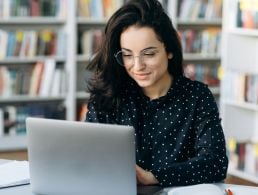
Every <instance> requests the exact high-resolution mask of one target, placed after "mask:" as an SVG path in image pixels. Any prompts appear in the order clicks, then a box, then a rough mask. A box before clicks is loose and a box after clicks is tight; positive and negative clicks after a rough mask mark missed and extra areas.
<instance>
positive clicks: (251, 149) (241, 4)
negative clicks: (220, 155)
mask: <svg viewBox="0 0 258 195" xmlns="http://www.w3.org/2000/svg"><path fill="white" fill-rule="evenodd" d="M223 4H224V5H223V9H224V10H223V13H224V18H223V48H224V50H223V52H222V53H223V55H222V66H223V69H224V76H223V79H222V87H221V111H222V118H223V126H224V130H225V135H226V139H227V145H228V150H229V158H230V164H229V174H230V175H232V176H236V177H239V178H242V179H245V180H248V181H251V182H254V183H256V184H258V166H257V163H258V90H257V89H258V59H257V52H258V28H257V27H258V26H257V21H256V22H255V20H254V15H255V14H256V15H257V14H258V6H257V5H258V1H257V0H244V1H242V0H228V1H224V2H223Z"/></svg>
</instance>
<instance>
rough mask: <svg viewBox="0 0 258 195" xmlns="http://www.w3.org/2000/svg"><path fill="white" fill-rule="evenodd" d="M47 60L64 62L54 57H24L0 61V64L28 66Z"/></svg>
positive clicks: (62, 58) (62, 59)
mask: <svg viewBox="0 0 258 195" xmlns="http://www.w3.org/2000/svg"><path fill="white" fill-rule="evenodd" d="M47 59H54V60H55V61H56V62H61V63H64V62H65V58H64V57H55V56H36V57H32V58H26V57H8V58H5V59H2V60H0V64H30V63H35V62H37V61H45V60H47Z"/></svg>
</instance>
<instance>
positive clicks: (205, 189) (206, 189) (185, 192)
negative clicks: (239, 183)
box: [168, 184, 224, 195]
mask: <svg viewBox="0 0 258 195" xmlns="http://www.w3.org/2000/svg"><path fill="white" fill-rule="evenodd" d="M194 194H198V195H224V192H223V191H222V190H221V189H220V188H219V187H218V186H216V185H214V184H198V185H192V186H185V187H176V188H172V189H171V190H169V191H168V195H194Z"/></svg>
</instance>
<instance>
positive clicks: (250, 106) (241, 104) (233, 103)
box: [223, 100, 258, 112]
mask: <svg viewBox="0 0 258 195" xmlns="http://www.w3.org/2000/svg"><path fill="white" fill-rule="evenodd" d="M223 104H226V105H230V106H235V107H239V108H242V109H247V110H252V111H257V112H258V105H257V104H252V103H247V102H239V101H234V100H224V101H223Z"/></svg>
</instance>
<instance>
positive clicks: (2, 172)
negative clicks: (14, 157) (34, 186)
mask: <svg viewBox="0 0 258 195" xmlns="http://www.w3.org/2000/svg"><path fill="white" fill-rule="evenodd" d="M29 179H30V174H29V163H28V161H10V162H6V163H3V164H0V188H4V187H9V186H15V185H22V184H28V183H29Z"/></svg>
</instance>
